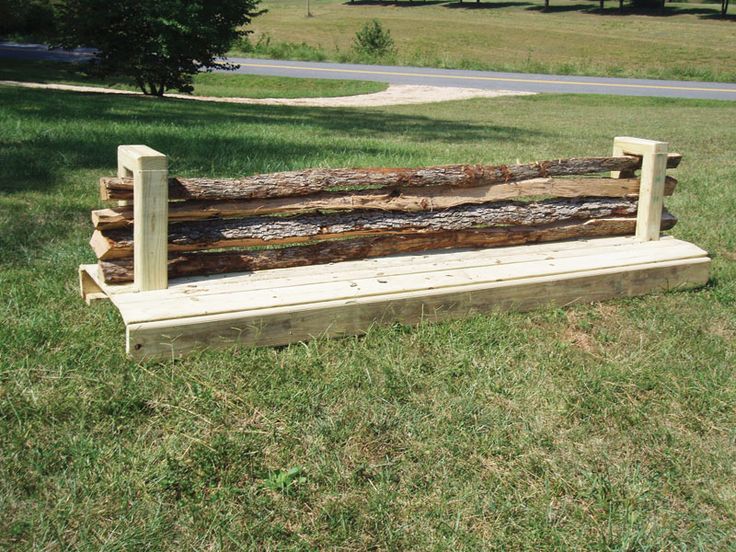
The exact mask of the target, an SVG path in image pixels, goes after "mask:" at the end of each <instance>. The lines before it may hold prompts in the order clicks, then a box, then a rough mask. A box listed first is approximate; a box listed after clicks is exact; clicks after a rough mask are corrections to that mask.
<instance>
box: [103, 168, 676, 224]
mask: <svg viewBox="0 0 736 552" xmlns="http://www.w3.org/2000/svg"><path fill="white" fill-rule="evenodd" d="M676 185H677V180H675V179H674V178H672V177H669V176H668V177H667V179H666V182H665V192H664V193H665V195H667V196H669V195H672V193H673V192H674V190H675V186H676ZM638 194H639V179H638V178H620V179H616V178H575V179H569V178H537V179H533V180H522V181H520V182H512V183H508V184H492V185H486V186H476V187H474V188H463V189H462V190H458V188H454V187H451V186H429V187H425V188H379V189H371V190H359V191H354V192H321V193H318V194H312V195H308V196H303V197H293V198H272V199H251V200H244V201H181V202H172V203H170V205H169V221H170V222H184V221H196V220H211V219H219V218H242V217H248V216H256V215H271V214H297V213H307V212H310V211H317V210H324V211H335V210H351V209H376V210H382V211H410V212H413V211H431V210H436V209H448V208H450V207H457V206H460V205H471V204H481V203H487V202H491V201H503V200H508V199H515V198H520V197H533V196H553V197H570V198H572V197H637V196H638ZM92 223H93V224H94V226H95V228H96V229H97V230H109V229H112V228H125V227H127V226H130V225H132V224H133V207H131V206H126V207H115V208H111V209H98V210H95V211H92Z"/></svg>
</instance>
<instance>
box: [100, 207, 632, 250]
mask: <svg viewBox="0 0 736 552" xmlns="http://www.w3.org/2000/svg"><path fill="white" fill-rule="evenodd" d="M636 208H637V201H635V200H629V199H608V198H599V199H585V200H570V199H555V200H548V201H541V202H537V203H521V202H513V201H507V202H499V203H493V204H490V205H470V206H463V207H456V208H453V209H446V210H443V211H423V212H418V213H404V212H397V213H393V212H375V211H352V212H347V213H338V214H331V215H322V214H309V215H298V216H295V217H271V216H266V217H251V218H244V219H232V220H217V221H201V222H183V223H180V224H171V225H169V238H168V239H169V251H194V250H197V249H217V248H223V247H251V246H263V245H277V244H284V243H303V242H310V241H317V240H323V239H330V238H339V237H357V236H370V235H400V234H413V233H417V232H419V233H426V232H438V231H449V230H467V229H470V228H476V227H484V226H499V225H523V226H531V225H535V224H548V223H553V222H561V221H571V220H585V219H590V218H606V217H616V216H625V215H631V214H632V213H636ZM90 245H91V246H92V249H93V250H94V251H95V253H96V254H97V258H98V259H115V258H124V257H130V256H131V255H132V254H133V230H132V229H131V228H125V229H117V230H109V231H106V232H105V233H103V232H101V231H100V230H95V232H94V234H93V235H92V239H91V240H90Z"/></svg>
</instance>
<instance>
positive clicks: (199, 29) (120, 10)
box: [55, 0, 263, 96]
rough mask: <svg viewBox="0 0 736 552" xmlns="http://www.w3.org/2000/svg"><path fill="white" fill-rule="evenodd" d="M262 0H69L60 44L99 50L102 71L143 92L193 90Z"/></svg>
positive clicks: (96, 63)
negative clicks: (201, 73) (197, 78)
mask: <svg viewBox="0 0 736 552" xmlns="http://www.w3.org/2000/svg"><path fill="white" fill-rule="evenodd" d="M259 1H260V0H66V1H65V2H63V3H61V4H60V5H59V8H58V20H57V28H58V31H57V33H58V36H57V40H56V41H55V45H56V46H61V47H64V48H75V47H77V46H88V47H92V48H96V49H97V50H98V53H97V55H96V56H95V59H94V60H93V68H94V71H95V72H96V73H97V74H100V75H104V76H112V77H128V78H132V79H133V80H134V81H135V83H136V84H137V85H138V87H139V88H140V89H141V90H142V91H143V93H144V94H149V95H155V96H162V95H163V94H164V92H165V91H166V90H170V89H176V90H179V91H182V92H191V91H192V79H193V78H194V75H195V74H196V73H197V72H198V71H200V70H201V69H206V70H212V69H213V68H219V69H234V68H235V66H233V65H231V64H228V63H225V62H222V61H218V59H219V58H221V57H222V56H224V54H225V52H227V50H228V48H229V47H230V45H231V44H232V42H233V41H234V40H236V39H237V38H240V37H244V36H246V35H247V34H249V33H250V32H251V31H247V30H243V28H242V27H243V26H245V25H247V24H248V23H250V21H251V19H252V18H253V17H255V16H257V15H260V14H261V13H263V11H262V10H259V9H258V4H259Z"/></svg>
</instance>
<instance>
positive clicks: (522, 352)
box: [0, 87, 736, 550]
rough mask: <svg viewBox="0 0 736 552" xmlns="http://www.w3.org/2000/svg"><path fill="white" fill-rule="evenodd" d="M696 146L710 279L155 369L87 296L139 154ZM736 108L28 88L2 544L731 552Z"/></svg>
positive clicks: (2, 130) (4, 279)
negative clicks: (106, 216)
mask: <svg viewBox="0 0 736 552" xmlns="http://www.w3.org/2000/svg"><path fill="white" fill-rule="evenodd" d="M624 134H628V135H635V136H642V137H648V138H654V139H661V140H667V141H670V142H671V143H672V146H673V149H676V150H678V151H680V152H682V153H683V154H684V155H685V158H684V161H683V163H682V166H681V168H680V169H679V170H678V177H679V179H680V185H679V187H678V191H677V193H676V195H675V196H674V197H672V198H671V199H670V200H668V203H669V207H670V209H671V210H672V211H673V212H674V213H675V214H676V215H678V216H679V217H680V219H681V222H680V224H678V225H677V226H676V227H675V229H674V230H673V233H674V235H676V236H678V237H681V238H683V239H687V240H691V241H694V242H696V243H698V244H699V245H701V246H702V247H704V248H706V249H708V250H709V251H710V252H711V253H712V254H713V255H714V264H713V279H712V282H711V283H710V284H709V285H708V286H707V287H706V288H704V289H701V290H697V291H692V292H681V293H670V294H662V295H658V296H651V297H646V298H640V299H632V300H621V301H613V302H608V303H605V304H602V305H592V306H576V307H573V308H568V309H554V310H540V311H537V312H533V313H528V314H518V313H516V314H514V313H510V314H498V315H493V316H477V317H474V318H472V319H468V320H463V321H457V322H451V323H443V324H437V325H424V326H421V327H419V328H417V329H412V328H407V327H403V326H393V327H388V328H375V329H373V330H371V331H370V332H369V334H368V335H367V336H365V337H362V338H346V339H339V340H317V341H314V342H310V343H306V344H295V345H292V346H289V347H284V348H261V349H242V350H230V351H218V352H213V351H209V352H202V353H198V354H195V355H192V356H189V357H187V358H185V359H182V360H178V361H167V362H157V363H153V362H149V363H143V364H136V363H133V362H131V361H128V360H126V359H125V357H124V354H123V325H122V323H121V321H120V320H119V318H118V316H117V314H116V311H115V310H114V309H113V308H112V307H111V306H110V305H108V304H96V305H93V306H92V307H87V306H85V305H84V304H83V303H82V301H81V300H80V299H79V297H78V295H77V293H78V291H77V282H76V269H77V265H78V264H79V263H81V262H92V261H93V255H92V253H91V251H90V249H89V247H88V246H87V243H86V242H87V240H88V239H89V236H90V234H91V231H92V229H91V224H90V222H89V211H90V209H92V208H95V207H97V206H99V204H100V203H99V200H98V198H97V178H98V177H99V176H100V175H105V174H108V175H109V174H112V173H113V171H114V166H115V149H116V146H117V145H118V144H122V143H142V144H148V145H150V146H152V147H154V148H156V149H158V150H160V151H163V152H165V153H167V154H169V155H170V156H171V165H172V166H171V171H172V173H173V174H181V175H195V174H199V175H213V176H214V175H218V176H235V175H242V174H248V173H254V172H260V171H275V170H283V169H296V168H300V167H310V166H333V167H336V166H350V165H363V166H366V165H399V166H402V165H403V166H410V165H418V164H435V163H449V162H481V161H485V162H495V161H498V162H503V161H509V160H516V159H521V160H534V159H545V158H555V157H564V156H571V155H588V154H603V153H606V152H608V151H610V147H611V138H612V137H613V136H614V135H624ZM734 143H736V104H734V103H732V102H705V101H685V100H682V101H672V100H658V99H646V98H617V97H597V96H552V95H540V96H531V97H513V98H498V99H484V100H473V101H468V102H456V103H447V104H435V105H424V106H413V107H393V108H384V109H373V110H366V111H358V110H340V109H322V110H318V109H308V108H287V107H262V106H231V105H215V104H205V103H197V104H196V105H193V104H192V103H190V102H184V101H177V100H163V101H145V100H143V99H141V98H118V97H115V98H113V97H106V96H102V95H100V96H88V95H75V94H72V93H63V92H49V91H35V90H17V89H13V88H8V87H0V167H2V170H1V171H0V251H1V252H2V255H1V256H0V297H2V300H0V317H1V318H2V320H3V323H2V324H0V548H2V549H17V550H29V549H35V550H241V549H253V550H256V549H257V550H276V549H278V550H316V549H333V548H334V549H341V550H342V549H346V550H358V549H360V550H363V549H376V550H398V549H413V550H447V549H452V550H479V549H508V550H540V549H560V550H568V549H577V550H581V549H588V550H591V549H592V550H662V549H669V550H674V549H677V550H686V549H695V550H728V549H733V544H734V542H736V492H734V489H736V472H735V471H734V466H735V465H736V446H735V442H736V429H735V428H736V378H735V374H734V365H735V364H736V308H735V307H736V222H734V218H733V213H734V211H735V210H736V184H735V182H736V161H735V160H734V156H733V152H732V149H733V148H732V147H731V146H732V144H734Z"/></svg>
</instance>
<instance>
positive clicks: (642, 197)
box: [611, 136, 668, 241]
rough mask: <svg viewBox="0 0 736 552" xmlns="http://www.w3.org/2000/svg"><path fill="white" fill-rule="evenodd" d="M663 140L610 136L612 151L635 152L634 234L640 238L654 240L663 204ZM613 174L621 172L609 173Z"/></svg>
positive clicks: (631, 153)
mask: <svg viewBox="0 0 736 552" xmlns="http://www.w3.org/2000/svg"><path fill="white" fill-rule="evenodd" d="M667 148H668V144H667V142H657V141H654V140H644V139H642V138H631V137H628V136H618V137H616V138H614V139H613V155H614V156H623V155H639V156H641V157H642V162H641V185H640V188H639V208H638V210H637V214H636V217H637V218H636V237H637V238H638V239H639V240H641V241H651V240H658V239H659V233H660V225H661V220H662V207H663V206H664V182H665V178H666V173H667ZM611 176H612V177H614V178H617V177H619V176H621V175H620V174H617V173H611Z"/></svg>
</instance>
